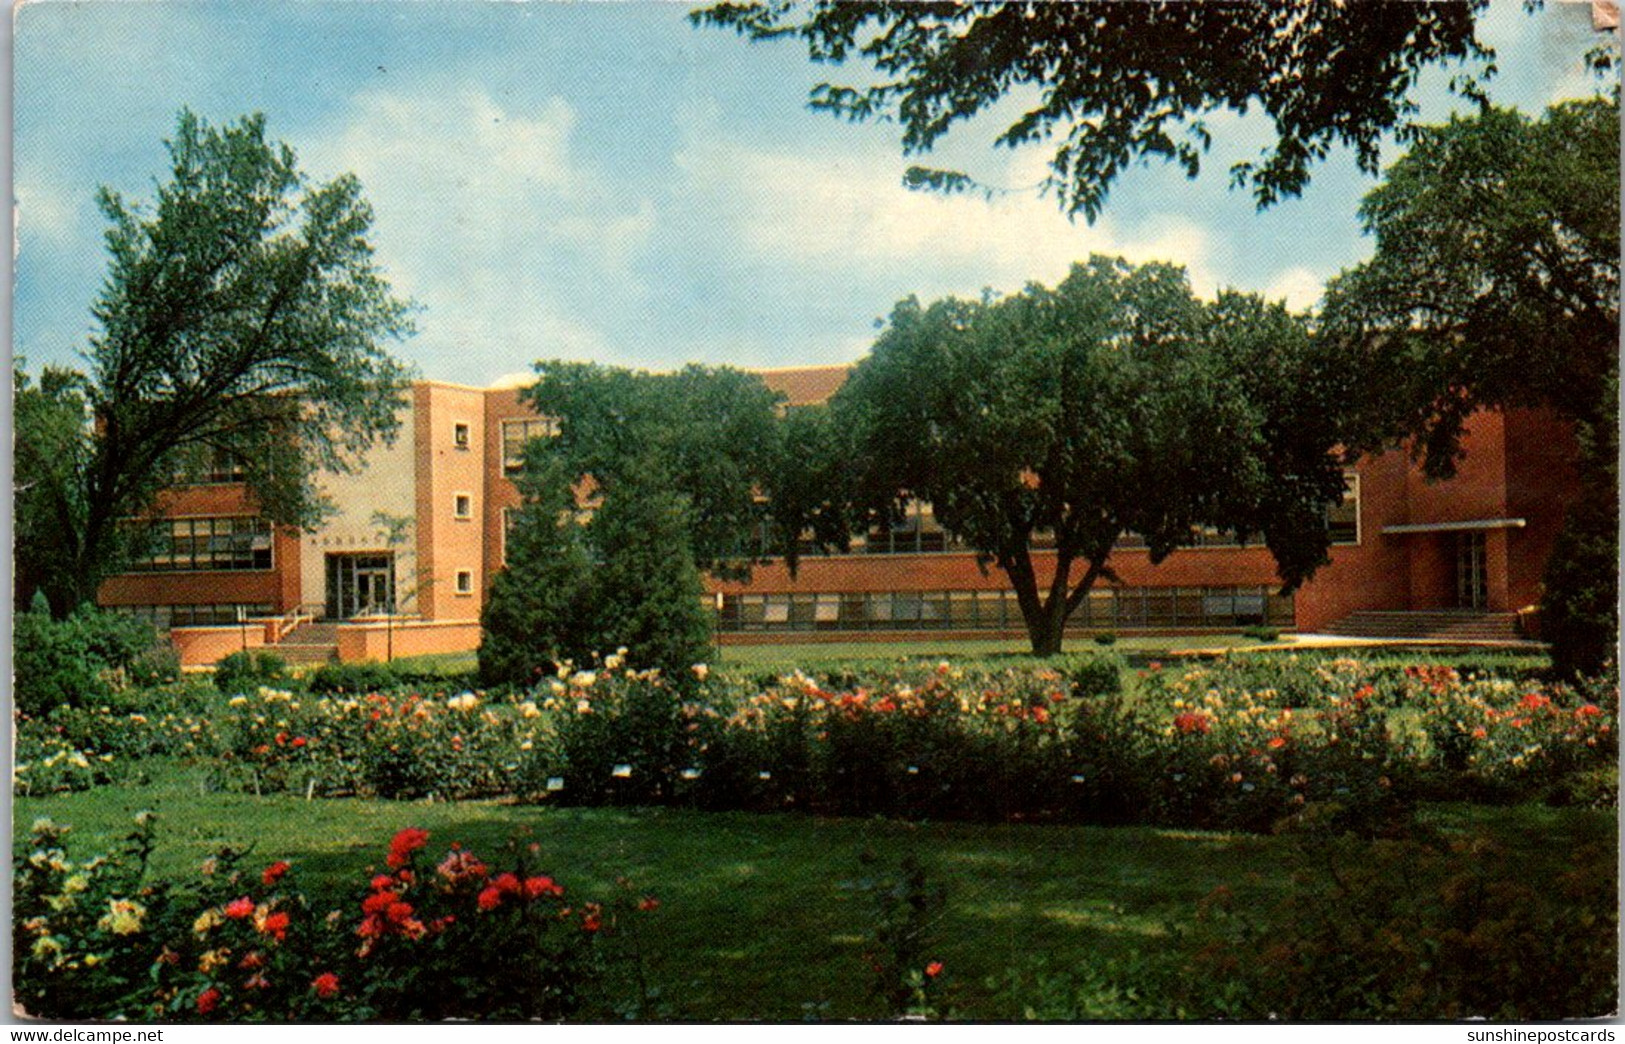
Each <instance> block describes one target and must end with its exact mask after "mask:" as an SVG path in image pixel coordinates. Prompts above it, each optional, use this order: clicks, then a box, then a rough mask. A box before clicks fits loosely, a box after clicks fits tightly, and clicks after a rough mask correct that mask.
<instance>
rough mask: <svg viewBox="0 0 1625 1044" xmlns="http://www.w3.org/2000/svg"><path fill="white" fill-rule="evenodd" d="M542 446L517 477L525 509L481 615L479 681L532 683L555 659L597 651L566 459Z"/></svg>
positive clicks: (592, 597) (587, 656)
mask: <svg viewBox="0 0 1625 1044" xmlns="http://www.w3.org/2000/svg"><path fill="white" fill-rule="evenodd" d="M540 448H541V447H540V445H539V444H536V443H533V444H532V446H531V447H530V448H529V449H527V451H526V454H525V458H526V467H525V470H524V472H523V473H522V474H521V475H519V476H518V478H517V480H516V481H517V483H518V485H519V491H520V494H521V495H522V496H523V497H524V498H525V502H524V506H523V507H522V508H521V509H520V510H519V512H518V513H517V515H516V516H515V518H514V523H513V529H512V531H510V532H509V534H508V538H507V545H506V547H507V564H506V566H505V568H503V570H502V571H501V572H499V573H497V575H496V577H495V579H493V580H492V582H491V595H490V597H489V598H488V599H487V600H486V603H485V610H484V612H483V614H482V617H481V620H480V624H481V635H482V637H481V638H480V651H479V661H480V680H481V681H482V682H483V683H484V684H487V685H497V684H502V683H505V682H507V683H514V684H520V685H534V684H535V683H536V682H537V681H538V680H539V679H540V678H543V677H545V676H547V675H549V674H551V673H552V671H553V668H554V665H555V664H557V663H560V662H562V661H565V660H572V661H574V662H576V663H581V664H585V663H588V662H590V660H591V657H592V655H593V653H594V652H597V651H599V650H597V649H595V648H594V640H595V636H596V631H597V627H596V620H597V615H598V613H597V601H596V599H597V592H596V590H595V588H594V584H593V570H594V565H593V560H592V555H591V553H590V551H589V550H588V546H587V540H586V534H585V532H584V530H583V527H582V526H581V525H580V523H579V522H578V520H577V511H576V496H575V492H574V490H573V488H572V484H571V482H570V480H569V478H568V476H567V475H566V474H565V473H564V470H563V468H562V466H561V464H560V462H558V461H557V460H552V459H550V458H548V457H547V456H546V455H545V454H544V453H541V452H539V450H540Z"/></svg>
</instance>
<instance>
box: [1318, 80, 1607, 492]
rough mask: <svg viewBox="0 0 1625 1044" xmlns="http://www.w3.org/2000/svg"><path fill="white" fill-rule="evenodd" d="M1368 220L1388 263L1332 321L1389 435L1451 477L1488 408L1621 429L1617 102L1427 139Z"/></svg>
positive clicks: (1342, 303)
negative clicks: (1529, 409) (1477, 418)
mask: <svg viewBox="0 0 1625 1044" xmlns="http://www.w3.org/2000/svg"><path fill="white" fill-rule="evenodd" d="M1360 217H1361V220H1362V222H1363V224H1364V228H1365V231H1366V233H1367V234H1369V235H1371V236H1373V237H1375V239H1376V250H1375V253H1374V255H1373V256H1372V258H1371V260H1370V261H1367V262H1365V263H1364V264H1361V265H1357V266H1355V267H1354V268H1352V269H1349V270H1348V271H1345V272H1344V273H1342V274H1341V275H1339V276H1338V277H1337V278H1336V279H1335V280H1333V281H1332V283H1331V284H1330V285H1329V286H1328V287H1327V293H1326V305H1325V309H1324V314H1323V317H1322V319H1323V325H1324V327H1325V330H1326V332H1327V335H1328V336H1329V337H1332V338H1335V339H1338V340H1340V341H1341V342H1343V345H1344V349H1345V351H1347V352H1348V353H1350V354H1351V357H1357V358H1358V359H1359V365H1360V366H1361V368H1362V369H1363V370H1364V371H1365V372H1366V373H1367V374H1368V376H1369V378H1370V379H1369V380H1368V381H1367V382H1366V386H1367V387H1369V388H1371V389H1373V390H1374V391H1379V392H1380V394H1378V395H1377V396H1375V398H1374V399H1373V400H1371V401H1369V402H1368V403H1367V407H1368V410H1369V411H1370V412H1371V414H1372V416H1373V420H1374V423H1373V424H1372V430H1373V432H1374V433H1376V434H1377V435H1378V436H1379V437H1404V436H1414V437H1417V438H1419V439H1420V440H1421V446H1422V448H1423V449H1424V452H1425V458H1426V462H1427V464H1428V467H1429V469H1430V470H1431V471H1433V472H1434V473H1435V474H1448V473H1449V471H1450V464H1451V461H1452V459H1453V458H1454V456H1455V454H1456V452H1457V450H1458V447H1459V441H1460V435H1461V429H1462V423H1463V422H1464V421H1465V420H1466V418H1467V417H1468V416H1470V415H1471V414H1472V413H1473V412H1474V411H1476V410H1478V409H1481V408H1485V407H1508V406H1511V407H1516V406H1549V407H1552V408H1554V409H1556V410H1557V411H1558V412H1559V413H1561V414H1563V415H1564V416H1566V417H1569V418H1570V419H1573V420H1578V421H1582V422H1587V423H1593V424H1595V423H1598V422H1601V423H1604V424H1606V425H1608V426H1610V427H1611V426H1612V425H1611V420H1610V418H1612V416H1613V415H1614V408H1615V406H1614V394H1613V388H1612V386H1611V384H1610V380H1611V379H1612V377H1613V375H1617V373H1618V369H1619V353H1618V349H1619V102H1618V100H1617V99H1603V98H1594V99H1591V100H1589V101H1580V102H1567V103H1564V104H1562V105H1558V106H1555V107H1553V108H1551V109H1548V110H1547V112H1546V113H1545V114H1544V115H1543V116H1542V117H1541V118H1540V119H1538V120H1535V119H1530V118H1529V117H1528V116H1525V115H1523V114H1521V113H1517V112H1512V111H1508V110H1503V109H1492V110H1489V111H1487V112H1485V113H1483V114H1481V115H1479V116H1475V117H1473V118H1470V119H1462V118H1458V119H1454V120H1452V121H1450V122H1449V123H1448V124H1445V125H1442V126H1437V127H1424V128H1418V130H1417V131H1416V136H1415V142H1414V144H1413V145H1412V147H1411V148H1410V150H1409V151H1408V152H1407V153H1406V154H1405V155H1404V156H1402V157H1401V158H1400V159H1399V160H1398V161H1397V162H1396V163H1394V164H1393V166H1392V167H1390V168H1389V169H1388V171H1387V172H1386V176H1385V177H1384V180H1383V183H1382V184H1381V185H1380V186H1378V187H1377V188H1376V189H1374V190H1373V191H1372V192H1371V193H1370V194H1368V195H1367V196H1366V198H1365V200H1364V202H1363V203H1362V204H1361V206H1360Z"/></svg>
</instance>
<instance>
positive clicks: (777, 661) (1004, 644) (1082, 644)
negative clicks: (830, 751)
mask: <svg viewBox="0 0 1625 1044" xmlns="http://www.w3.org/2000/svg"><path fill="white" fill-rule="evenodd" d="M1030 649H1031V646H1030V645H1029V644H1028V643H1027V642H1026V641H1025V640H1022V639H1008V640H999V639H965V640H960V641H949V640H929V639H928V640H921V641H896V642H893V641H885V642H782V643H774V644H770V645H724V646H722V647H721V649H720V650H718V654H717V657H716V663H717V665H718V666H721V667H723V668H724V669H727V668H736V667H738V668H747V669H751V670H769V671H789V670H793V669H795V668H797V667H801V668H805V669H814V668H823V667H829V666H832V665H836V664H839V665H840V666H842V667H848V668H853V669H857V668H861V667H865V666H885V665H888V664H893V663H896V662H897V661H898V660H900V659H966V658H979V657H996V658H1001V659H1002V658H1009V659H1010V660H1011V662H1012V663H1013V664H1017V663H1029V662H1032V657H1031V655H1030V653H1029V650H1030ZM1218 649H1225V650H1237V651H1245V652H1247V653H1249V654H1252V655H1275V654H1280V653H1298V654H1305V655H1316V656H1335V655H1356V656H1358V657H1359V658H1360V659H1362V660H1367V661H1371V662H1390V661H1391V662H1396V663H1411V662H1415V661H1416V660H1417V659H1418V658H1426V659H1436V660H1439V661H1440V662H1447V663H1456V662H1458V661H1465V662H1485V663H1491V662H1493V663H1496V664H1499V665H1502V666H1503V667H1506V668H1511V667H1530V668H1534V667H1541V666H1545V665H1547V664H1549V663H1550V659H1549V658H1548V657H1547V656H1546V655H1545V654H1543V653H1530V652H1527V651H1523V650H1510V651H1502V650H1492V649H1491V650H1487V649H1475V648H1470V647H1455V648H1452V647H1449V646H1440V647H1423V648H1418V647H1393V648H1384V647H1382V646H1378V645H1361V646H1350V647H1347V648H1339V647H1335V646H1324V647H1321V646H1306V647H1295V646H1293V645H1292V644H1291V642H1290V640H1283V641H1278V642H1261V641H1259V640H1257V639H1256V638H1249V637H1247V636H1245V635H1241V634H1208V635H1140V636H1134V637H1127V638H1119V639H1118V640H1117V641H1116V642H1115V643H1114V644H1112V645H1109V646H1102V645H1097V644H1096V643H1095V642H1093V641H1091V640H1089V639H1088V638H1073V639H1072V640H1071V641H1069V642H1068V643H1067V646H1066V651H1067V653H1068V654H1069V655H1077V654H1088V653H1114V652H1115V653H1118V654H1120V655H1129V656H1136V657H1144V656H1156V655H1170V656H1172V655H1177V654H1179V653H1181V652H1190V651H1206V650H1218ZM394 665H395V666H396V667H397V668H399V669H402V670H407V671H414V672H421V673H424V674H448V675H449V674H459V673H463V672H468V671H474V670H477V669H478V668H479V658H478V656H477V655H476V654H475V653H473V652H464V653H434V654H432V655H428V656H409V657H400V658H397V659H396V660H395V661H394Z"/></svg>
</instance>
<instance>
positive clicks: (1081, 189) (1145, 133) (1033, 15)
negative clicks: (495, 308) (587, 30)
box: [690, 0, 1493, 221]
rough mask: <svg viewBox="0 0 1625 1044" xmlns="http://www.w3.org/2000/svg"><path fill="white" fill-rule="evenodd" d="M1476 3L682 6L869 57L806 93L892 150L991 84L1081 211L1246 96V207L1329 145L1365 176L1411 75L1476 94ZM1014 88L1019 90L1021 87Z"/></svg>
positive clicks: (762, 33)
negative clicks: (1267, 135) (1015, 106)
mask: <svg viewBox="0 0 1625 1044" xmlns="http://www.w3.org/2000/svg"><path fill="white" fill-rule="evenodd" d="M1487 6H1488V0H1454V2H1432V3H1421V2H1418V3H1339V2H1334V0H1307V2H1302V3H1291V4H1275V3H1257V2H1253V0H1238V2H1228V0H1226V2H1216V0H1215V2H1199V3H1198V2H1184V0H1182V2H1143V0H1093V2H1085V3H1019V2H1009V3H1003V2H992V3H989V2H971V0H955V2H942V3H899V2H894V0H873V2H857V0H812V2H810V3H809V2H798V0H761V2H746V3H738V2H723V3H717V4H713V5H712V6H710V7H706V8H703V9H701V10H699V11H696V12H694V13H693V14H692V15H690V18H691V19H692V20H693V21H694V22H695V23H696V24H699V25H709V26H720V27H724V28H731V29H734V30H735V31H737V32H738V33H740V34H741V35H743V36H746V37H748V38H750V39H752V40H770V39H779V38H785V37H790V38H795V39H799V40H800V41H801V42H802V43H804V44H805V45H806V48H807V55H808V57H809V58H810V59H811V60H813V61H815V62H820V63H841V62H845V61H847V60H848V59H859V60H862V61H863V62H866V63H867V64H868V65H869V66H870V67H871V68H872V69H873V71H874V74H875V75H874V78H873V80H872V81H871V82H869V83H867V84H863V85H860V86H850V85H843V84H837V83H829V82H826V83H823V84H820V85H819V86H818V87H816V88H814V90H813V92H812V97H811V104H812V107H813V108H815V109H821V110H825V111H827V112H830V113H833V114H835V115H837V116H840V117H843V118H846V119H851V120H894V121H895V122H896V123H897V124H898V125H899V126H900V127H901V128H902V146H903V151H904V153H905V154H906V155H911V156H913V155H920V154H923V153H927V152H930V151H931V149H932V148H933V146H935V145H936V144H937V143H938V142H939V141H940V140H941V139H942V138H943V137H944V136H946V135H947V134H948V132H949V131H950V130H952V129H953V128H954V126H955V125H956V124H961V123H964V122H965V121H967V120H969V119H971V118H972V117H975V116H976V115H978V114H980V113H983V112H985V111H986V110H989V109H991V108H993V107H994V106H995V105H996V104H997V103H999V102H1001V101H1002V100H1004V99H1006V98H1014V99H1019V100H1020V101H1021V103H1022V104H1023V105H1025V106H1026V108H1025V111H1023V112H1022V114H1021V115H1020V117H1019V118H1017V119H1016V120H1015V121H1014V122H1012V123H1011V124H1010V125H1009V126H1008V127H1006V128H1005V129H1004V131H1003V133H1002V134H1001V135H1000V136H999V138H998V140H997V142H998V144H1000V145H1004V146H1012V147H1014V146H1022V145H1029V144H1035V143H1051V142H1053V143H1055V144H1053V145H1052V146H1049V147H1053V149H1054V151H1053V154H1052V156H1051V159H1050V173H1049V177H1048V179H1047V181H1046V185H1045V187H1046V188H1047V189H1049V190H1052V191H1054V192H1055V193H1056V194H1057V195H1058V197H1059V199H1060V201H1061V204H1062V206H1063V208H1064V209H1065V210H1066V211H1067V213H1069V214H1077V213H1080V212H1081V213H1083V214H1084V215H1085V216H1086V217H1087V218H1088V219H1089V220H1091V221H1092V220H1094V219H1095V218H1096V217H1097V216H1098V215H1099V214H1100V211H1101V207H1102V205H1103V203H1104V201H1105V199H1106V194H1107V192H1108V190H1109V188H1110V186H1111V184H1112V182H1113V181H1115V180H1116V178H1117V176H1118V175H1119V174H1121V173H1122V172H1123V171H1124V170H1125V169H1126V168H1128V167H1129V166H1131V165H1133V164H1134V163H1135V162H1137V161H1139V160H1142V159H1149V158H1152V157H1161V158H1164V159H1167V160H1172V161H1174V162H1177V163H1178V164H1180V166H1182V167H1183V168H1184V169H1185V171H1186V172H1187V173H1188V174H1189V175H1190V176H1193V177H1194V176H1195V175H1196V174H1197V172H1198V171H1199V169H1200V166H1201V160H1202V156H1203V155H1204V154H1205V153H1206V152H1207V151H1208V149H1209V147H1210V145H1211V143H1212V135H1211V133H1210V131H1209V130H1208V128H1207V126H1206V124H1205V122H1204V121H1205V119H1206V118H1207V117H1210V116H1212V115H1214V114H1216V113H1220V112H1223V111H1232V112H1239V113H1245V112H1247V111H1249V110H1250V109H1251V108H1253V107H1254V106H1256V107H1257V108H1258V109H1259V110H1260V111H1262V112H1263V114H1264V115H1265V116H1266V117H1268V118H1269V120H1270V121H1271V123H1272V124H1273V130H1274V134H1275V141H1274V144H1273V145H1272V146H1270V147H1268V148H1266V149H1265V150H1264V151H1263V152H1262V154H1261V155H1260V156H1259V157H1258V159H1257V161H1255V162H1246V163H1242V164H1239V165H1238V166H1236V167H1234V168H1233V169H1232V171H1231V174H1232V179H1233V181H1235V182H1236V183H1238V184H1244V185H1246V186H1248V187H1250V188H1251V190H1252V192H1253V194H1254V195H1255V197H1256V198H1257V200H1258V203H1259V205H1260V206H1265V205H1267V204H1270V203H1273V202H1275V201H1276V200H1279V199H1281V198H1283V197H1287V196H1293V195H1297V194H1298V193H1300V192H1301V191H1302V190H1303V187H1304V186H1305V185H1306V184H1308V181H1309V177H1310V170H1311V168H1312V167H1313V165H1314V164H1315V163H1316V162H1318V161H1319V160H1321V159H1323V158H1324V157H1325V156H1326V155H1327V153H1328V152H1329V151H1330V150H1331V149H1332V148H1333V147H1336V146H1347V147H1350V148H1352V149H1353V150H1354V153H1355V156H1356V158H1357V160H1358V162H1359V164H1360V166H1361V167H1362V169H1364V170H1366V171H1368V172H1372V173H1375V171H1376V168H1377V162H1378V149H1379V144H1380V142H1381V139H1382V136H1383V135H1384V134H1386V133H1388V132H1390V131H1394V130H1396V129H1401V128H1403V127H1404V125H1405V123H1406V121H1407V120H1408V118H1409V117H1410V116H1411V115H1412V113H1413V112H1414V105H1413V104H1412V103H1411V102H1410V101H1409V100H1408V95H1409V92H1410V90H1411V88H1412V87H1413V86H1414V85H1415V83H1416V80H1417V77H1418V75H1419V73H1420V72H1421V71H1422V70H1423V69H1424V68H1427V67H1429V66H1441V65H1453V66H1455V67H1456V69H1457V75H1456V77H1455V78H1453V79H1452V84H1453V85H1454V86H1456V87H1458V88H1459V89H1461V90H1463V91H1464V92H1465V93H1468V94H1475V95H1476V93H1477V84H1478V82H1479V80H1480V78H1481V77H1482V75H1484V74H1487V73H1488V72H1489V71H1490V69H1491V64H1490V63H1491V59H1492V58H1493V53H1492V52H1491V51H1490V49H1489V48H1487V47H1486V46H1485V45H1484V44H1483V43H1482V42H1481V41H1480V40H1479V39H1478V37H1477V35H1476V30H1475V27H1474V18H1475V16H1476V15H1477V14H1478V12H1480V11H1482V10H1483V9H1484V8H1485V7H1487ZM1030 96H1036V98H1035V100H1034V101H1032V102H1030V103H1029V102H1028V101H1027V99H1028V98H1029V97H1030ZM905 180H906V181H907V182H908V183H909V184H911V185H914V186H916V187H928V188H935V189H941V190H947V191H957V190H964V189H966V188H970V187H973V186H974V185H975V182H974V180H973V179H972V178H970V177H968V176H967V175H965V174H963V173H961V172H957V171H948V170H939V169H932V168H927V167H919V166H916V167H911V168H910V169H909V170H908V172H907V174H906V175H905Z"/></svg>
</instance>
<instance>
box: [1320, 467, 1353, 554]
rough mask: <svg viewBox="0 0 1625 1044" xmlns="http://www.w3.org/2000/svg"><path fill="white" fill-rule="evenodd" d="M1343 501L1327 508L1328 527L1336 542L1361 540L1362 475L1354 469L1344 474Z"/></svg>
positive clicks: (1333, 540)
mask: <svg viewBox="0 0 1625 1044" xmlns="http://www.w3.org/2000/svg"><path fill="white" fill-rule="evenodd" d="M1343 483H1344V485H1343V502H1342V503H1341V504H1334V505H1332V506H1331V507H1329V508H1327V509H1326V529H1327V531H1328V532H1329V533H1330V534H1331V538H1332V543H1334V544H1358V543H1359V542H1360V476H1359V475H1357V474H1355V473H1354V472H1352V471H1349V472H1346V473H1345V474H1344V476H1343Z"/></svg>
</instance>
